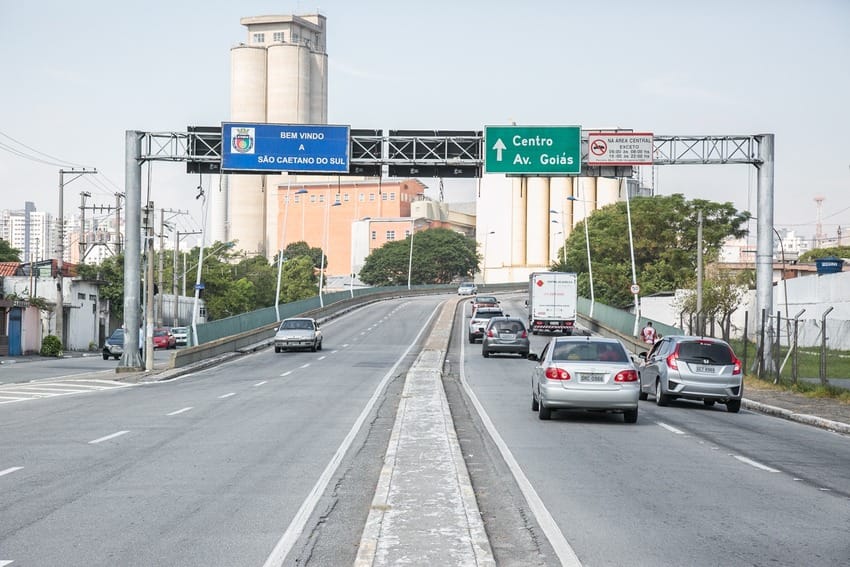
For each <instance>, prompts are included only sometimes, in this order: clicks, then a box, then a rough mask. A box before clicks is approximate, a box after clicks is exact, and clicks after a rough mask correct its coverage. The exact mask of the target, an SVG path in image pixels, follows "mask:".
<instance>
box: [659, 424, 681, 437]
mask: <svg viewBox="0 0 850 567" xmlns="http://www.w3.org/2000/svg"><path fill="white" fill-rule="evenodd" d="M655 423H657V424H658V425H660V426H661V427H663V428H664V429H666V430H667V431H670V432H672V433H675V434H676V435H684V434H685V432H684V431H682V430H681V429H676V428H675V427H673V426H672V425H667V424H666V423H661V422H660V421H656V422H655Z"/></svg>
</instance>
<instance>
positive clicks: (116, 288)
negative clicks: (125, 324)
mask: <svg viewBox="0 0 850 567" xmlns="http://www.w3.org/2000/svg"><path fill="white" fill-rule="evenodd" d="M77 275H78V276H79V277H81V278H82V279H84V280H100V281H103V282H106V283H105V285H102V286H101V287H100V291H99V294H100V297H101V299H108V300H109V311H110V312H111V313H112V314H113V315H114V316H115V317H116V318H117V319H123V318H124V254H118V255H117V256H112V257H111V258H105V259H104V260H103V261H102V262H101V263H100V264H98V265H93V264H79V265H78V266H77Z"/></svg>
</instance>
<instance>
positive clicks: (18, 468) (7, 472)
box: [0, 467, 24, 476]
mask: <svg viewBox="0 0 850 567" xmlns="http://www.w3.org/2000/svg"><path fill="white" fill-rule="evenodd" d="M22 468H24V467H9V468H8V469H4V470H2V471H0V476H6V475H7V474H12V473H13V472H15V471H19V470H21V469H22Z"/></svg>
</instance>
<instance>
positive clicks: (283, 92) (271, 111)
mask: <svg viewBox="0 0 850 567" xmlns="http://www.w3.org/2000/svg"><path fill="white" fill-rule="evenodd" d="M240 23H241V24H242V25H243V26H245V27H246V28H247V31H248V38H247V41H246V42H245V43H242V44H240V45H238V46H237V47H234V48H232V49H231V52H230V62H231V77H230V81H231V82H230V85H231V88H230V93H231V98H230V119H231V121H234V122H265V123H280V124H325V123H327V115H328V55H327V50H326V37H327V26H326V18H325V17H324V16H322V15H319V14H315V15H308V16H294V15H287V16H254V17H247V18H242V19H241V20H240ZM281 179H286V177H284V176H281V175H229V176H227V180H226V182H224V183H222V188H221V189H220V190H213V191H212V192H211V196H210V199H211V201H210V207H211V217H212V221H211V224H212V226H213V229H212V232H211V239H212V240H222V241H229V240H237V241H238V244H237V247H238V248H239V249H241V250H244V251H245V252H247V253H248V254H249V255H251V254H263V255H266V256H273V255H274V254H275V252H276V248H277V241H278V226H277V222H278V219H279V217H280V214H279V213H280V211H279V210H278V201H279V200H278V194H277V191H276V188H277V186H278V185H279V184H280V183H281Z"/></svg>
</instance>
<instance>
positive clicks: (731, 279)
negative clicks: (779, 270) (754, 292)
mask: <svg viewBox="0 0 850 567" xmlns="http://www.w3.org/2000/svg"><path fill="white" fill-rule="evenodd" d="M752 278H753V274H752V272H751V271H744V272H741V273H739V274H733V273H732V272H729V271H727V270H721V269H719V266H718V264H713V265H712V266H710V267H709V269H708V270H706V277H705V279H704V280H703V288H702V316H701V317H699V318H698V317H697V315H698V313H697V294H696V290H693V289H689V290H687V291H686V292H685V293H684V294H683V295H681V296H679V297H677V298H676V300H674V302H673V304H674V306H675V307H676V308H677V309H678V310H679V312H680V313H681V314H682V315H683V316H687V319H688V320H689V321H692V324H693V325H694V326H693V328H692V329H691V331H690V332H691V333H693V334H700V335H702V334H705V328H700V327H702V326H703V325H705V324H706V323H709V324H710V325H711V332H710V333H709V334H711V336H714V325H715V323H717V324H719V325H720V330H721V332H722V333H723V339H724V340H726V341H728V340H729V335H730V331H731V329H730V327H731V322H732V314H733V313H734V312H735V310H736V309H737V308H738V306H739V305H740V304H741V301H742V300H743V298H744V293H745V292H746V290H747V289H748V284H749V283H750V282H751V281H752ZM700 320H701V321H700Z"/></svg>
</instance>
